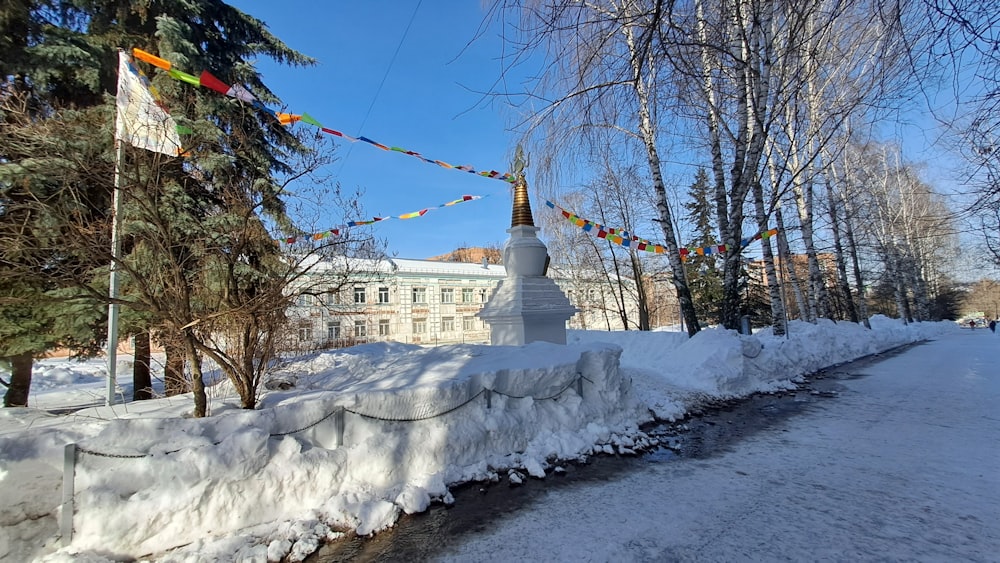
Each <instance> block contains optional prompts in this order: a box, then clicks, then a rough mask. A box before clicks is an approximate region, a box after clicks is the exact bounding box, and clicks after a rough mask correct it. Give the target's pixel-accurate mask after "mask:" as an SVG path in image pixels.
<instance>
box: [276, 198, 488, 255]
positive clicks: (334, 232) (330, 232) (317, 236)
mask: <svg viewBox="0 0 1000 563" xmlns="http://www.w3.org/2000/svg"><path fill="white" fill-rule="evenodd" d="M486 197H489V195H463V196H462V197H460V198H458V199H455V200H452V201H449V202H447V203H442V204H441V205H438V206H435V207H427V208H424V209H421V210H420V211H413V212H411V213H403V214H402V215H391V216H388V217H372V218H371V219H365V220H358V221H348V222H347V223H345V224H343V225H338V226H336V227H334V228H332V229H327V230H325V231H320V232H318V233H312V234H308V235H302V236H294V237H287V238H283V239H279V241H278V242H285V243H288V244H294V243H295V242H298V241H299V240H306V239H309V240H314V241H316V240H322V239H325V238H327V237H331V236H334V237H336V236H340V235H341V233H342V232H343V231H344V230H345V229H347V228H348V227H360V226H364V225H373V224H375V223H379V222H382V221H388V220H389V219H414V218H417V217H423V216H424V215H426V214H427V212H429V211H435V210H437V209H441V208H442V207H451V206H452V205H458V204H459V203H465V202H466V201H475V200H477V199H483V198H486Z"/></svg>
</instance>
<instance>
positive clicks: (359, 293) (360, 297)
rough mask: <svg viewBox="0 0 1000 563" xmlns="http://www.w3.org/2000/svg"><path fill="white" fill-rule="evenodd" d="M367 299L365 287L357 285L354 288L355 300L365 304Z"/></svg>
mask: <svg viewBox="0 0 1000 563" xmlns="http://www.w3.org/2000/svg"><path fill="white" fill-rule="evenodd" d="M365 300H366V296H365V288H363V287H355V288H354V302H355V303H356V304H359V305H360V304H363V303H364V302H365Z"/></svg>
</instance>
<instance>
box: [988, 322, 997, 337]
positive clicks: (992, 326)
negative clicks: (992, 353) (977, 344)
mask: <svg viewBox="0 0 1000 563" xmlns="http://www.w3.org/2000/svg"><path fill="white" fill-rule="evenodd" d="M990 332H992V333H994V334H996V332H997V321H996V320H995V319H994V320H992V321H990Z"/></svg>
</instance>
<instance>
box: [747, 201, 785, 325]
mask: <svg viewBox="0 0 1000 563" xmlns="http://www.w3.org/2000/svg"><path fill="white" fill-rule="evenodd" d="M753 203H754V210H755V211H756V212H757V228H758V229H759V230H760V232H761V233H766V232H767V230H768V213H767V206H766V205H765V203H764V188H763V187H762V186H761V185H760V182H757V183H755V184H754V188H753ZM760 246H761V251H762V255H763V258H764V272H765V275H766V276H767V293H768V297H769V299H770V301H771V331H772V332H773V333H774V335H775V336H784V335H785V327H786V322H785V304H784V302H783V301H782V300H781V284H779V283H778V276H777V275H776V274H775V271H774V254H772V252H771V240H770V238H769V237H763V236H762V237H761V239H760Z"/></svg>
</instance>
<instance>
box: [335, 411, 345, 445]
mask: <svg viewBox="0 0 1000 563" xmlns="http://www.w3.org/2000/svg"><path fill="white" fill-rule="evenodd" d="M333 425H334V428H335V431H336V433H337V442H336V446H337V447H338V448H339V447H341V446H343V445H344V407H337V412H336V414H334V415H333Z"/></svg>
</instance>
